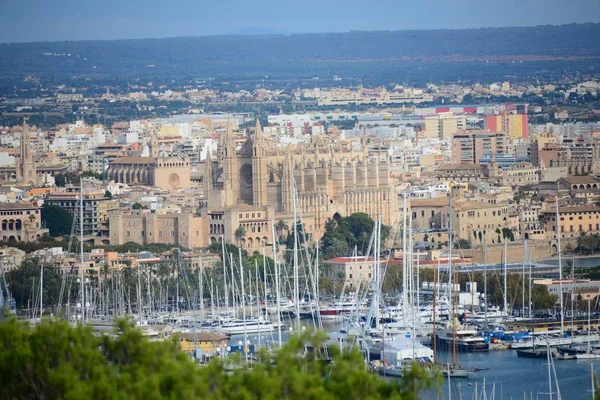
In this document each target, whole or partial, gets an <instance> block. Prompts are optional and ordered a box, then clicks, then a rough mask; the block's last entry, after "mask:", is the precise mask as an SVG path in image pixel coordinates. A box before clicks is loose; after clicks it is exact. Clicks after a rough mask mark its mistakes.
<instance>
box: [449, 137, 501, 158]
mask: <svg viewBox="0 0 600 400" xmlns="http://www.w3.org/2000/svg"><path fill="white" fill-rule="evenodd" d="M506 142H507V140H506V135H505V134H504V133H492V132H487V131H481V130H470V131H465V130H463V131H460V132H456V133H454V135H453V136H452V163H453V164H478V163H479V162H480V159H482V158H483V157H484V156H485V155H486V154H492V155H496V154H505V153H506Z"/></svg>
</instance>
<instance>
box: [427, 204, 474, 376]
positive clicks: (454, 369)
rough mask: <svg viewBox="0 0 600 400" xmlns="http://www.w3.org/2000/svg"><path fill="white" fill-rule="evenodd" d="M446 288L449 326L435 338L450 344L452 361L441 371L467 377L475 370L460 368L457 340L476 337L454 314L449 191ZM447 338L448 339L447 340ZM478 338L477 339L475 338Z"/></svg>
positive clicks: (449, 374) (439, 342) (445, 374)
mask: <svg viewBox="0 0 600 400" xmlns="http://www.w3.org/2000/svg"><path fill="white" fill-rule="evenodd" d="M448 210H449V211H448V215H449V218H448V290H449V291H450V293H449V298H450V304H451V307H450V308H451V310H452V311H451V314H450V318H451V321H450V322H449V324H448V325H449V326H448V328H449V329H447V330H439V331H437V332H436V334H437V337H436V338H435V340H437V341H438V344H441V345H447V344H450V346H451V348H452V363H451V364H450V363H447V364H446V365H442V366H441V367H442V368H441V372H442V375H443V376H446V377H454V378H468V377H470V376H471V375H472V373H473V372H475V370H467V369H464V368H462V367H461V366H460V365H459V364H458V363H457V354H456V353H457V350H458V342H459V341H461V342H462V343H465V344H467V343H468V342H469V338H477V336H476V335H475V333H476V331H474V332H471V331H470V330H467V331H464V330H459V326H458V324H457V322H458V321H457V314H456V303H457V299H456V297H455V291H454V283H453V274H454V273H456V271H455V270H453V268H452V247H453V243H454V241H453V236H454V235H453V230H452V229H453V228H452V212H453V211H452V194H451V193H450V194H449V196H448ZM448 339H449V340H448ZM481 339H483V337H481ZM477 340H479V339H477Z"/></svg>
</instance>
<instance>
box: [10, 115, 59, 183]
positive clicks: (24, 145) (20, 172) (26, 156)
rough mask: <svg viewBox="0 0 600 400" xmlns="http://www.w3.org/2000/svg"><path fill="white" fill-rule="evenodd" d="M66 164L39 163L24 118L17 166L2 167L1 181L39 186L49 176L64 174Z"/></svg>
mask: <svg viewBox="0 0 600 400" xmlns="http://www.w3.org/2000/svg"><path fill="white" fill-rule="evenodd" d="M67 170H68V168H67V166H66V165H51V166H43V165H37V163H36V161H35V159H34V151H33V148H32V147H31V138H30V133H29V125H28V124H27V121H26V120H25V119H24V120H23V131H22V132H21V140H20V146H19V154H18V155H17V156H16V159H15V166H2V167H0V183H10V184H11V185H12V184H15V183H16V185H19V186H38V185H43V184H45V183H47V180H48V177H49V176H54V175H56V174H64V173H65V172H67Z"/></svg>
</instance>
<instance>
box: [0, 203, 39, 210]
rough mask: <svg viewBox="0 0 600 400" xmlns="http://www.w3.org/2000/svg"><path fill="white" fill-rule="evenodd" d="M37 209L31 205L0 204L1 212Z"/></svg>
mask: <svg viewBox="0 0 600 400" xmlns="http://www.w3.org/2000/svg"><path fill="white" fill-rule="evenodd" d="M35 208H39V207H38V206H34V205H33V204H31V203H0V210H2V211H13V210H31V209H35Z"/></svg>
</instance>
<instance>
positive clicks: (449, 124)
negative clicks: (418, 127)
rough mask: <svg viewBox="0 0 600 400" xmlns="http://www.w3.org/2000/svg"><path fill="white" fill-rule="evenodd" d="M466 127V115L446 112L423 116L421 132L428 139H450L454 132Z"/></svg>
mask: <svg viewBox="0 0 600 400" xmlns="http://www.w3.org/2000/svg"><path fill="white" fill-rule="evenodd" d="M465 129H467V117H465V116H464V115H454V113H451V112H446V113H439V114H434V115H428V116H426V117H425V130H424V131H423V134H424V136H425V137H426V138H430V139H450V138H451V137H452V135H454V134H455V133H456V132H459V131H464V130H465Z"/></svg>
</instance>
